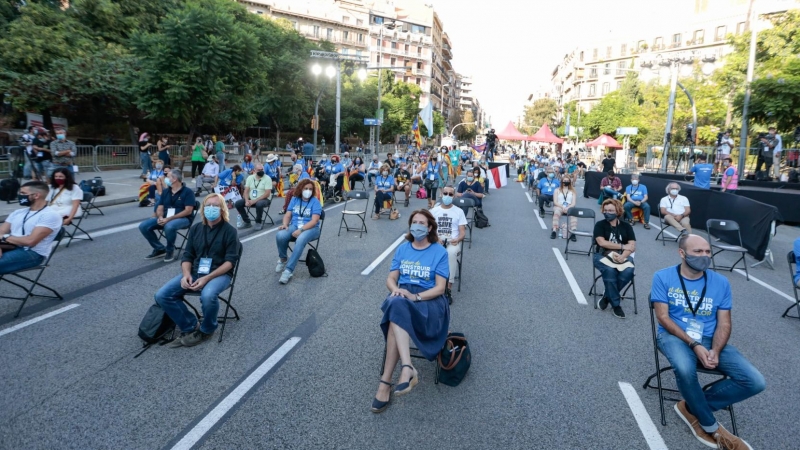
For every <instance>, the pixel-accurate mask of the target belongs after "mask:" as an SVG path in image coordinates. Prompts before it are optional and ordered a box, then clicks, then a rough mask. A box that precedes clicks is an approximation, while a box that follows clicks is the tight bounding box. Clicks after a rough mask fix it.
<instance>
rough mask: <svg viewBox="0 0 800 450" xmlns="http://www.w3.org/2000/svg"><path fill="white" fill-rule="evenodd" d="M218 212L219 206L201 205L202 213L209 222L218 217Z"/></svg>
mask: <svg viewBox="0 0 800 450" xmlns="http://www.w3.org/2000/svg"><path fill="white" fill-rule="evenodd" d="M220 212H221V211H220V209H219V206H204V207H203V215H204V216H205V217H206V219H208V220H209V221H211V222H213V221H215V220H217V219H219V215H220Z"/></svg>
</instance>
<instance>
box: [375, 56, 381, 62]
mask: <svg viewBox="0 0 800 450" xmlns="http://www.w3.org/2000/svg"><path fill="white" fill-rule="evenodd" d="M375 63H376V64H380V63H381V55H378V56H377V57H376V58H375Z"/></svg>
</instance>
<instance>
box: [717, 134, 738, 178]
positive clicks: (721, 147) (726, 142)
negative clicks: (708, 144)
mask: <svg viewBox="0 0 800 450" xmlns="http://www.w3.org/2000/svg"><path fill="white" fill-rule="evenodd" d="M732 148H733V138H731V130H725V132H723V133H720V134H719V135H717V154H716V157H715V158H714V172H715V173H716V172H718V171H719V167H720V166H721V165H722V161H724V160H725V158H729V157H730V156H731V149H732Z"/></svg>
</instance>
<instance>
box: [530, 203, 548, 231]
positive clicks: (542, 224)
mask: <svg viewBox="0 0 800 450" xmlns="http://www.w3.org/2000/svg"><path fill="white" fill-rule="evenodd" d="M533 213H534V214H536V218H537V219H538V220H539V225H541V226H542V229H543V230H546V229H547V225H545V224H544V220H542V217H541V216H539V211H537V210H536V208H535V207H534V208H533Z"/></svg>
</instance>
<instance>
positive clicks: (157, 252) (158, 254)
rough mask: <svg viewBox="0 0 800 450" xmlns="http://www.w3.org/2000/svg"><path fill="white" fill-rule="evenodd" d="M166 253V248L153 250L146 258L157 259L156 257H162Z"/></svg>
mask: <svg viewBox="0 0 800 450" xmlns="http://www.w3.org/2000/svg"><path fill="white" fill-rule="evenodd" d="M166 254H167V250H165V249H161V250H153V252H152V253H150V254H149V255H147V256H145V257H144V259H156V258H160V257H162V256H164V255H166Z"/></svg>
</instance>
